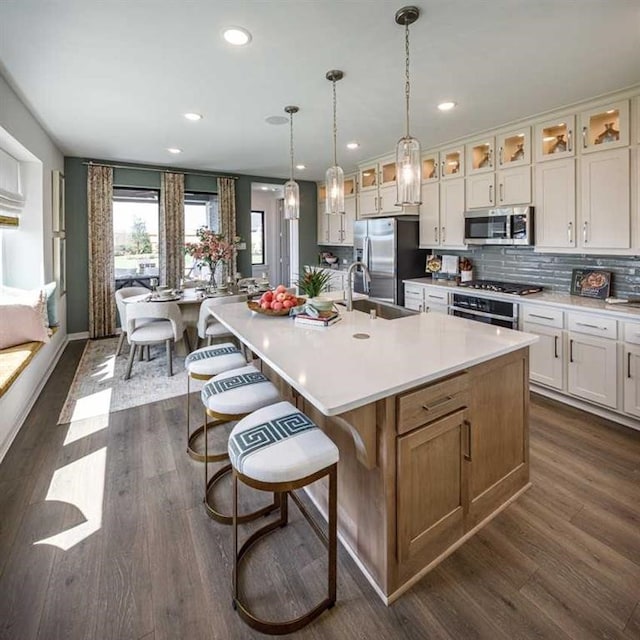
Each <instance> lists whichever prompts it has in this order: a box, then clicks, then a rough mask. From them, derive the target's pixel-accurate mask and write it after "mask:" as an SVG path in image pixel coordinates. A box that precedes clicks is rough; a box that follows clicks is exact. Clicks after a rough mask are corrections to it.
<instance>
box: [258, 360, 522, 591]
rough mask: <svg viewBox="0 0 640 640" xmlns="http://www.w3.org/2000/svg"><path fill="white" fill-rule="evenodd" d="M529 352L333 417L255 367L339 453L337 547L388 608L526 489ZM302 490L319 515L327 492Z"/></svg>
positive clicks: (269, 371)
mask: <svg viewBox="0 0 640 640" xmlns="http://www.w3.org/2000/svg"><path fill="white" fill-rule="evenodd" d="M528 351H529V350H528V348H521V349H518V350H516V351H513V352H511V353H508V354H507V355H503V356H499V357H496V358H494V359H492V360H488V361H486V362H483V363H481V364H478V365H475V366H472V367H469V368H468V369H465V370H463V371H460V372H458V373H456V374H454V375H451V376H449V377H446V378H443V379H440V380H436V381H435V382H432V383H430V384H428V385H426V386H421V387H416V388H415V389H411V390H409V391H405V392H403V393H400V394H397V395H391V396H389V397H386V398H384V399H382V400H378V401H376V402H373V403H370V404H368V405H365V406H363V407H360V408H358V409H355V410H353V411H349V412H347V413H345V414H342V415H341V416H338V417H330V416H325V415H324V414H322V413H321V412H320V411H319V410H318V409H316V408H315V407H314V406H313V405H312V404H311V403H310V402H309V401H308V400H306V399H305V398H303V397H302V396H301V395H299V394H298V393H297V392H295V391H294V390H293V389H292V388H291V387H290V386H289V385H288V384H287V383H286V382H285V381H284V380H283V379H281V378H280V377H279V376H278V374H277V373H275V372H274V371H273V370H272V369H270V368H269V367H268V366H267V365H266V364H265V363H264V362H262V363H261V366H262V370H263V371H264V372H265V374H266V375H268V377H269V378H270V379H271V380H272V381H274V382H275V383H276V384H278V386H279V388H280V390H281V392H282V395H283V397H285V398H287V399H289V400H290V401H292V402H293V403H294V404H296V405H297V407H298V408H299V409H300V410H302V411H304V412H305V413H306V414H307V415H308V416H309V417H310V418H311V419H312V420H314V421H315V422H316V424H318V425H319V426H320V427H321V428H322V429H323V430H324V431H325V432H326V433H327V434H328V435H329V436H330V437H331V439H332V440H333V441H334V442H335V443H336V445H337V446H338V448H339V450H340V462H339V465H338V530H339V536H340V540H341V542H342V543H343V544H344V545H345V547H346V548H347V549H348V551H349V553H350V554H351V555H352V556H353V558H354V560H355V561H356V563H357V564H358V566H359V567H360V568H361V569H362V571H363V573H364V574H365V576H366V577H367V578H368V579H369V581H370V582H371V583H372V585H373V586H374V588H375V590H376V592H377V593H378V594H379V595H380V597H381V598H382V599H383V601H384V602H385V603H386V604H391V603H392V602H393V601H394V600H395V599H397V598H398V597H399V596H400V595H401V594H402V593H404V592H405V591H406V590H407V589H409V588H410V587H411V586H412V585H413V584H414V583H415V582H416V581H418V580H419V579H420V578H421V577H422V576H423V575H424V574H425V573H427V572H428V571H429V570H430V569H432V568H433V567H434V566H436V565H437V564H438V563H439V562H441V561H442V560H443V559H444V558H446V557H447V556H448V555H449V554H451V553H452V552H453V551H454V550H455V549H457V548H458V547H459V546H460V545H461V544H463V543H464V541H465V540H467V539H468V538H470V537H471V536H472V535H473V534H474V533H475V532H476V531H478V530H479V529H480V528H482V527H483V526H484V525H485V524H486V523H487V522H488V521H489V520H490V519H491V518H493V517H494V516H495V515H496V514H498V513H499V512H500V511H501V510H502V509H504V508H505V507H506V506H507V505H508V504H509V503H510V502H512V501H513V500H514V499H516V498H517V497H518V496H519V495H520V493H522V492H523V491H525V490H526V489H527V488H528V487H529V486H530V485H529V429H528V422H529V416H528V412H529V362H528ZM307 491H308V493H309V495H310V496H311V499H312V500H313V501H314V502H315V504H316V505H317V506H318V508H319V509H320V511H321V512H322V513H323V515H325V516H326V510H327V505H326V495H327V492H326V487H324V486H322V485H321V484H320V483H315V484H314V485H311V486H310V487H309V488H308V489H307Z"/></svg>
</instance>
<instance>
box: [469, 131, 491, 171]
mask: <svg viewBox="0 0 640 640" xmlns="http://www.w3.org/2000/svg"><path fill="white" fill-rule="evenodd" d="M466 147H467V175H468V176H470V175H473V174H476V173H485V172H487V171H493V169H494V161H493V157H494V139H493V138H492V137H491V138H490V137H484V138H480V139H479V140H474V141H473V142H470V143H469V144H467V145H466Z"/></svg>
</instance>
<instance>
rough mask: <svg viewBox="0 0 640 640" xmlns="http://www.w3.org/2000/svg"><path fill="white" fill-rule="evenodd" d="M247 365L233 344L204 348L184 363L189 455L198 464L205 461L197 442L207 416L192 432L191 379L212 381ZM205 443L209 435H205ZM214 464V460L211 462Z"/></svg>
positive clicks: (190, 355)
mask: <svg viewBox="0 0 640 640" xmlns="http://www.w3.org/2000/svg"><path fill="white" fill-rule="evenodd" d="M245 364H247V361H246V359H245V357H244V356H243V355H242V353H241V352H240V350H239V349H238V347H236V345H235V344H233V343H232V342H223V343H222V344H216V345H213V346H210V347H203V348H202V349H196V350H195V351H192V352H191V353H190V354H189V355H188V356H187V357H186V358H185V361H184V368H185V369H186V370H187V453H188V454H189V455H190V456H191V457H192V458H193V459H194V460H197V461H198V462H204V461H205V455H206V454H202V453H200V452H198V451H196V449H195V446H194V445H195V440H196V439H197V438H198V436H199V435H200V434H201V433H203V432H206V430H207V428H208V425H207V414H206V412H205V415H204V423H203V424H201V425H200V426H199V427H198V428H197V429H195V430H194V431H193V433H192V432H191V410H190V402H189V394H190V392H191V389H190V387H191V385H190V381H191V379H194V380H210V379H211V378H213V377H214V376H217V375H218V374H220V373H224V372H225V371H230V370H231V369H237V368H238V367H242V366H243V365H245ZM204 439H205V443H206V440H207V435H206V433H205V437H204ZM210 462H213V460H210Z"/></svg>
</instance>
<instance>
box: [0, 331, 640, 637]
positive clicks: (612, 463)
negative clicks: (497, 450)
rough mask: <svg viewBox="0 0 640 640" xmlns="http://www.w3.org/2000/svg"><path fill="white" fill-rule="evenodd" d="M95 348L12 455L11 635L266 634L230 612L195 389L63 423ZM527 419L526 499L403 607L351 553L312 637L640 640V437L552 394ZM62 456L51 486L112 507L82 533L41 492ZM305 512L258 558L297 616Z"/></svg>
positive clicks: (62, 507)
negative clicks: (191, 432)
mask: <svg viewBox="0 0 640 640" xmlns="http://www.w3.org/2000/svg"><path fill="white" fill-rule="evenodd" d="M82 348H83V344H81V343H72V344H71V345H70V346H69V347H68V348H67V349H66V351H65V353H64V355H63V357H62V359H61V361H60V363H59V365H58V367H57V369H56V371H55V373H54V374H53V375H52V377H51V379H50V381H49V383H48V384H47V386H46V387H45V389H44V391H43V393H42V395H41V397H40V398H39V400H38V401H37V403H36V405H35V407H34V410H33V411H32V412H31V415H30V416H29V418H28V419H27V421H26V423H25V425H24V427H23V428H22V430H21V431H20V433H19V435H18V437H17V439H16V441H15V442H14V444H13V446H12V447H11V450H10V451H9V453H8V454H7V456H6V458H5V460H4V461H3V462H2V464H0V637H1V638H3V639H4V638H6V639H9V638H10V639H12V640H32V639H36V638H38V639H40V640H56V639H65V640H87V639H92V638H96V639H99V640H108V639H118V640H126V639H129V638H131V639H144V640H152V639H153V640H164V639H168V640H178V639H181V638H185V639H187V638H188V639H189V640H200V639H205V638H206V639H209V638H221V639H223V638H224V639H227V638H242V639H245V638H254V637H257V635H256V634H253V633H252V632H251V631H249V630H248V628H247V627H245V626H244V625H243V624H242V623H241V622H240V621H239V619H238V617H237V615H236V614H235V612H234V611H233V610H232V609H231V606H230V588H229V583H230V580H229V576H230V530H229V528H228V527H224V526H222V525H218V524H215V523H214V522H213V521H211V520H210V519H209V518H208V516H207V515H206V514H205V513H204V511H203V507H202V504H201V499H202V491H201V480H202V477H201V476H202V467H201V465H199V464H198V463H195V462H193V461H192V460H190V459H189V458H188V457H187V455H186V454H185V450H184V430H183V424H184V407H183V403H184V397H178V398H173V399H171V400H165V401H162V402H158V403H155V404H153V405H145V406H142V407H138V408H134V409H129V410H125V411H121V412H118V413H116V414H111V415H110V416H109V417H108V421H107V420H100V419H94V420H93V421H87V422H86V423H83V424H80V425H74V426H73V429H70V427H69V425H56V420H57V416H58V413H59V411H60V408H61V406H62V404H63V402H64V399H65V397H66V393H67V390H68V388H69V385H70V383H71V379H72V377H73V372H74V369H75V366H76V364H77V362H78V360H79V357H80V354H81V351H82ZM198 403H199V400H198V398H197V395H194V396H193V406H194V407H197V406H198ZM531 423H532V424H531V454H532V456H531V457H532V481H533V487H532V488H531V489H530V490H529V491H528V492H527V493H526V494H524V495H523V496H522V497H520V498H519V499H518V500H517V501H516V502H515V503H514V504H512V505H511V506H510V507H508V508H507V509H506V510H505V511H504V512H503V513H502V514H500V515H499V516H498V517H497V518H496V519H495V520H493V521H492V522H491V523H490V524H489V525H488V526H487V527H486V528H485V529H483V530H482V531H481V532H480V533H479V534H478V535H476V536H475V537H474V538H473V539H472V540H470V541H469V542H467V543H466V544H465V545H463V546H462V547H461V548H460V549H459V550H458V551H457V552H456V553H455V554H453V555H452V556H451V557H450V558H448V559H447V560H446V561H445V562H443V563H442V564H440V565H439V566H438V567H437V568H436V569H434V570H433V571H432V572H431V573H430V574H429V575H428V576H426V577H425V578H424V579H423V580H422V581H421V582H420V583H418V584H417V585H416V586H415V587H414V588H413V589H412V590H411V591H409V592H408V593H407V594H406V595H405V596H404V597H403V598H402V599H401V600H399V601H398V602H397V603H396V604H394V605H393V606H391V607H389V608H387V607H385V606H384V605H383V604H382V603H381V602H380V600H379V599H378V597H377V596H376V595H375V593H374V592H373V590H372V589H371V587H370V586H369V584H368V583H367V582H366V580H365V579H364V578H363V577H362V576H361V574H360V572H359V571H358V569H357V568H356V567H355V565H354V563H353V562H352V561H351V559H350V558H349V556H348V555H347V554H346V553H345V552H344V550H341V551H340V554H339V567H338V574H339V586H338V589H339V591H338V597H339V602H338V604H337V605H336V607H335V608H334V609H333V610H331V611H330V612H328V613H325V614H323V615H322V617H321V618H320V619H319V620H318V621H317V622H316V623H315V624H313V625H312V626H310V627H308V628H307V629H306V630H304V631H303V632H301V633H300V634H298V636H299V637H300V638H313V639H318V640H319V639H322V640H325V639H333V638H335V639H336V640H345V639H351V638H362V639H364V638H375V639H376V640H385V639H396V638H414V639H418V638H430V639H440V638H442V639H444V638H447V639H465V640H466V639H467V638H488V639H492V640H494V639H500V638H505V639H513V638H553V639H563V638H574V639H576V640H585V639H588V638H619V639H626V640H630V639H634V640H638V638H640V605H639V603H638V601H639V600H640V432H633V431H631V430H628V429H624V428H622V427H617V426H615V425H612V424H610V423H607V422H606V421H604V420H600V419H598V418H595V417H592V416H590V415H587V414H584V413H581V412H579V411H577V410H574V409H571V408H567V407H564V406H562V405H559V404H555V403H551V402H548V401H544V400H542V399H539V398H534V401H533V403H532V413H531ZM78 427H81V429H80V430H79V429H78ZM65 441H66V444H65ZM105 451H106V465H105V472H104V473H103V472H102V467H101V466H100V456H102V455H104V453H105ZM87 461H91V465H89V464H87ZM73 463H76V464H73ZM67 465H69V466H67ZM63 467H64V468H65V469H66V472H67V473H66V474H65V473H62V475H60V474H59V475H58V476H57V480H56V482H54V487H58V488H59V487H60V483H61V481H62V480H64V477H65V475H66V476H69V475H71V476H73V475H74V474H75V477H73V478H72V482H71V484H72V485H74V482H75V485H74V487H75V488H74V489H73V490H75V491H76V492H77V493H78V496H79V497H78V500H79V501H80V502H79V504H81V505H82V504H83V502H82V500H83V495H84V496H85V497H84V499H85V501H86V500H87V499H88V500H89V502H88V503H87V504H89V505H90V506H91V505H93V510H94V513H92V514H89V513H88V514H87V517H88V518H89V521H90V522H95V521H96V517H97V518H98V521H97V524H96V526H95V527H94V528H95V529H97V530H95V532H93V533H90V535H88V536H87V535H86V533H87V532H86V531H84V532H83V529H82V527H81V528H80V529H73V528H74V527H76V526H77V525H81V524H82V523H83V522H84V521H85V516H83V513H82V512H81V511H80V510H79V509H78V508H77V507H76V506H73V505H71V504H69V503H68V502H63V501H56V500H45V498H46V496H47V494H48V492H49V490H50V484H51V481H52V477H53V475H54V472H56V470H58V469H61V468H63ZM78 476H80V477H79V478H78ZM102 477H104V494H103V499H102V503H101V508H100V505H99V502H100V501H99V500H98V501H96V500H93V501H91V496H92V495H94V496H95V495H98V496H99V495H100V485H99V480H100V479H101V478H102ZM78 480H79V481H78ZM96 481H98V484H97V485H96ZM66 491H67V492H68V491H69V489H67V490H66ZM57 495H65V494H64V491H63V493H62V494H57ZM96 502H97V503H98V505H99V506H98V507H97V508H96V507H95V505H96ZM86 510H87V509H86V507H85V511H86ZM89 511H90V509H89ZM96 514H97V515H96ZM291 515H292V523H291V526H289V527H286V528H285V529H282V530H280V531H278V533H277V534H275V536H274V537H273V540H272V541H269V542H268V543H267V544H265V545H261V546H259V547H258V548H256V550H255V553H253V554H252V556H251V564H250V570H249V571H248V578H249V582H250V583H251V584H252V588H251V589H248V594H249V595H250V596H251V597H253V598H254V599H256V600H257V601H258V602H261V603H262V605H261V607H259V609H260V610H261V611H264V612H266V613H267V614H269V613H271V614H273V613H277V612H278V611H282V612H284V613H285V614H292V613H293V612H296V611H299V610H300V608H301V607H304V606H305V604H307V600H308V599H313V598H314V597H316V596H319V594H320V593H321V590H322V587H323V583H322V580H323V575H324V566H325V564H324V563H325V560H324V551H323V548H322V547H321V546H320V545H319V544H318V543H317V542H316V539H315V537H314V536H313V534H312V533H311V532H310V530H309V529H308V528H307V527H306V526H305V525H304V523H303V522H302V521H301V518H300V516H299V514H298V513H297V512H296V510H295V508H291ZM85 528H86V525H85ZM68 530H72V533H73V532H76V531H78V532H79V535H78V537H79V538H83V539H82V540H81V541H79V542H77V543H76V544H74V545H73V546H71V547H70V548H69V549H68V550H64V549H62V548H59V547H57V546H52V545H50V544H34V543H36V542H38V541H40V540H43V539H45V538H48V537H50V536H53V535H55V534H57V533H59V532H62V531H68ZM63 546H64V545H63ZM267 603H268V604H267Z"/></svg>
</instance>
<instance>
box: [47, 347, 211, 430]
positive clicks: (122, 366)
mask: <svg viewBox="0 0 640 640" xmlns="http://www.w3.org/2000/svg"><path fill="white" fill-rule="evenodd" d="M117 345H118V339H117V338H105V339H103V340H89V342H87V345H86V347H85V350H84V353H83V354H82V358H81V360H80V363H79V364H78V368H77V370H76V374H75V377H74V379H73V382H72V384H71V388H70V389H69V393H68V395H67V399H66V401H65V403H64V406H63V407H62V411H61V412H60V417H59V418H58V424H66V423H68V422H72V421H73V422H75V421H77V420H82V419H84V418H91V417H95V416H99V415H104V414H108V413H113V412H115V411H121V410H122V409H128V408H130V407H137V406H140V405H143V404H149V403H151V402H156V401H158V400H165V399H166V398H173V397H174V396H180V395H184V394H185V393H186V391H187V373H186V371H185V369H184V357H183V356H182V357H181V356H177V355H176V354H175V353H174V356H173V376H171V377H168V376H167V373H166V363H167V361H166V356H165V347H164V345H157V346H152V347H151V358H152V359H151V360H150V361H146V360H144V361H142V362H140V361H139V360H138V358H137V356H136V360H135V362H134V363H133V369H132V372H131V378H130V379H129V380H125V379H124V374H125V371H126V368H127V357H128V348H127V345H126V344H125V345H124V348H123V353H121V354H120V355H119V356H118V357H117V358H116V348H117ZM201 388H202V382H199V381H197V380H192V381H191V391H192V392H193V391H199V390H200V389H201Z"/></svg>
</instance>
